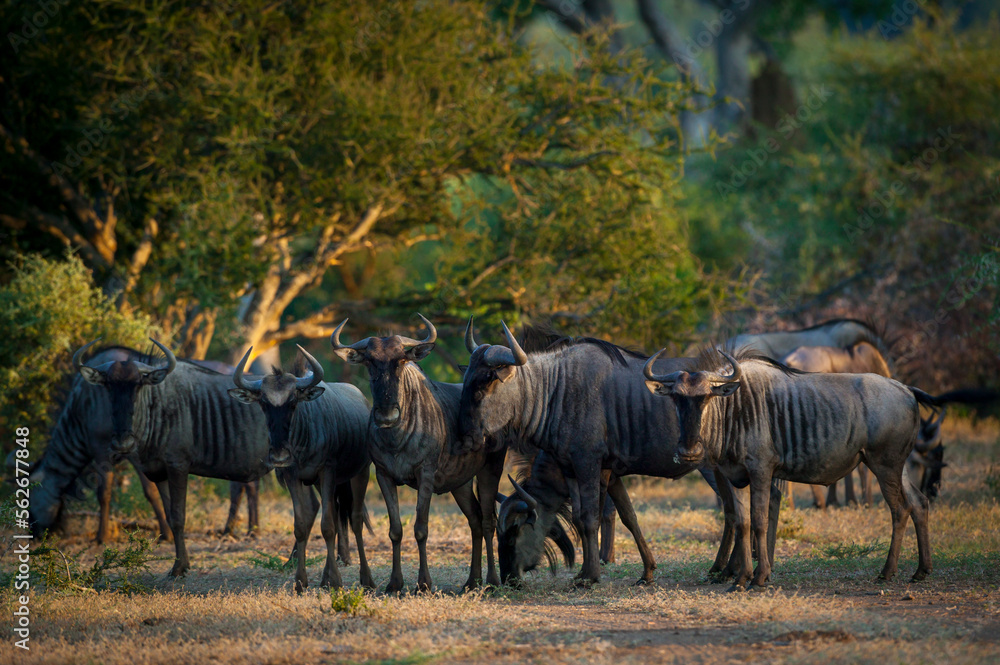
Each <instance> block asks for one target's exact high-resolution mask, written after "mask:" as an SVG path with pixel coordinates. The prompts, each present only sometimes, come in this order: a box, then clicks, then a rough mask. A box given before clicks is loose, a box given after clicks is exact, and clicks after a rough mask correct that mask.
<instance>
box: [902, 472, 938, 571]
mask: <svg viewBox="0 0 1000 665" xmlns="http://www.w3.org/2000/svg"><path fill="white" fill-rule="evenodd" d="M903 490H904V491H905V492H906V497H907V500H908V502H909V504H910V510H911V511H912V513H913V526H914V528H915V530H916V532H917V556H918V561H917V572H915V573H913V577H912V578H911V580H910V581H912V582H919V581H920V580H922V579H924V578H925V577H927V576H928V575H929V574H930V572H931V540H930V534H929V531H928V526H927V517H928V512H929V510H930V500H929V499H928V498H927V497H926V496H925V495H924V494H923V493H922V492H921V491H920V490H919V489H917V488H916V487H915V486H914V485H913V484H911V483H910V482H909V479H908V478H907V477H906V476H905V475H904V476H903Z"/></svg>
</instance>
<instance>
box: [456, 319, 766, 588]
mask: <svg viewBox="0 0 1000 665" xmlns="http://www.w3.org/2000/svg"><path fill="white" fill-rule="evenodd" d="M503 332H504V335H505V336H506V339H507V343H508V345H509V346H501V345H490V344H482V345H479V344H476V341H475V338H474V336H473V332H472V321H471V320H470V321H469V326H468V328H467V329H466V347H467V348H468V349H469V351H470V353H471V354H472V356H471V358H470V360H469V367H468V369H467V370H466V371H465V380H464V384H463V388H462V401H461V408H460V412H459V420H460V427H461V432H462V444H463V446H464V448H465V449H467V450H483V449H484V448H486V447H487V445H488V443H489V442H490V441H493V440H496V439H497V438H502V437H504V436H506V435H507V433H508V432H516V434H517V437H518V438H519V439H520V440H522V441H523V442H524V443H526V444H529V445H532V446H535V447H537V448H538V449H539V450H542V451H544V452H546V453H548V455H549V456H550V458H551V460H552V463H553V464H555V465H556V466H557V467H558V468H559V471H560V472H561V473H562V476H563V477H564V478H566V479H569V480H568V483H567V484H568V486H569V487H568V494H569V496H570V498H571V500H572V506H573V521H574V524H575V526H576V527H577V529H578V531H579V532H580V534H581V538H582V540H583V566H582V569H581V571H580V573H579V575H577V579H578V580H581V581H582V582H584V583H590V582H597V581H599V579H600V566H599V562H598V548H597V521H598V517H599V515H600V496H601V489H602V481H603V482H604V483H609V484H610V477H609V476H608V475H607V474H605V473H604V472H605V471H610V472H611V474H612V475H613V476H619V477H620V476H623V475H628V474H633V473H639V474H643V475H651V476H659V477H663V478H677V477H680V476H682V475H684V474H686V473H688V472H690V471H693V470H694V469H695V468H697V467H698V466H699V465H696V464H687V463H684V462H678V461H676V459H675V452H676V444H677V437H678V429H677V421H676V416H675V415H674V412H673V409H669V408H663V406H662V405H660V404H657V402H656V400H655V398H653V397H652V396H651V395H650V394H649V392H648V391H647V390H646V389H645V387H644V386H643V382H642V378H641V376H640V374H639V373H640V370H641V367H642V364H643V363H644V362H645V360H646V358H645V356H642V355H640V354H637V353H634V352H632V351H628V350H625V349H622V348H621V347H618V346H615V345H614V344H611V343H609V342H605V341H602V340H596V339H588V338H584V339H580V340H576V342H575V343H574V344H570V345H565V346H562V347H559V348H554V349H549V350H546V351H541V352H537V353H533V354H532V355H531V356H530V357H529V355H528V354H527V353H526V352H525V351H524V350H523V349H522V348H521V346H520V345H519V344H518V343H517V341H516V340H515V339H514V337H513V335H511V333H510V330H509V329H508V328H507V325H506V324H503ZM690 363H691V360H690V359H686V358H681V359H670V360H664V361H662V368H663V369H678V368H682V367H688V366H690ZM704 473H706V472H705V471H703V474H704ZM613 487H614V485H613V484H610V485H609V488H608V489H609V491H612V490H613ZM559 494H561V496H562V497H563V500H564V497H565V496H566V493H559ZM626 496H627V495H626ZM553 497H554V498H553V499H552V500H551V501H550V500H549V498H548V497H547V498H546V501H545V504H546V505H549V504H551V505H555V504H556V500H555V499H556V498H558V497H555V495H553ZM522 498H523V497H522ZM612 498H613V499H614V500H615V502H616V504H617V503H618V498H619V497H617V496H613V497H612ZM624 498H625V497H622V499H623V500H624ZM510 500H511V499H510V498H508V501H510ZM536 502H538V505H542V503H540V502H539V501H536ZM525 503H526V504H527V503H528V502H527V501H525ZM558 503H559V504H560V505H561V503H562V501H559V502H558ZM536 512H537V511H536ZM549 512H550V513H551V512H552V511H551V510H549ZM728 514H730V513H729V511H727V515H728ZM623 518H624V516H623ZM634 526H635V528H634V529H633V528H632V527H630V530H632V532H633V534H635V533H636V531H637V530H638V525H634ZM539 531H540V533H539V534H536V537H537V538H541V539H543V538H544V534H545V533H546V531H547V525H544V524H543V526H542V528H541V529H540V530H539ZM732 533H733V532H727V537H729V536H731V535H732ZM638 540H639V538H638V537H637V542H638ZM739 543H740V546H741V547H742V546H745V548H746V557H745V559H744V558H743V557H740V558H739V561H740V562H743V561H746V562H747V565H749V560H750V552H749V539H743V540H741V541H739ZM531 549H532V550H533V551H534V552H536V553H537V552H538V551H539V550H538V549H537V548H535V547H532V548H531ZM642 549H643V548H642V546H641V545H640V552H642ZM760 551H763V552H767V551H768V550H767V549H764V550H760ZM532 556H534V555H530V556H529V555H526V556H525V562H526V563H527V564H530V563H531V562H530V559H531V558H532ZM534 558H535V560H536V561H537V556H534ZM644 559H645V557H644ZM650 559H651V557H650ZM720 567H721V566H720ZM515 568H516V566H515ZM651 579H652V574H651V568H650V567H649V563H648V562H647V565H646V570H645V571H644V576H643V579H642V580H640V581H650V580H651Z"/></svg>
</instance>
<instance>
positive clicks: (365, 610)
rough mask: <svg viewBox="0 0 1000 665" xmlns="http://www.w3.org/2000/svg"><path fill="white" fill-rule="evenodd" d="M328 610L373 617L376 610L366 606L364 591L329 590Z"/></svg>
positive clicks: (354, 615) (342, 588)
mask: <svg viewBox="0 0 1000 665" xmlns="http://www.w3.org/2000/svg"><path fill="white" fill-rule="evenodd" d="M330 608H331V609H332V610H333V611H334V612H338V613H342V614H349V615H350V616H352V617H356V616H374V615H375V614H377V612H378V608H375V607H372V606H370V605H369V604H368V601H367V596H365V591H364V589H347V588H344V587H341V588H339V589H330Z"/></svg>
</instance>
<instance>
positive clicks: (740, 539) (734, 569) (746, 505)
mask: <svg viewBox="0 0 1000 665" xmlns="http://www.w3.org/2000/svg"><path fill="white" fill-rule="evenodd" d="M726 482H727V483H728V480H727V481H726ZM730 491H731V492H732V497H733V513H734V515H733V523H734V531H735V532H736V534H735V537H734V539H733V553H732V556H730V557H729V563H728V564H726V568H725V570H723V571H722V574H723V579H728V578H729V577H732V578H734V579H733V586H731V587H730V588H729V590H730V591H737V590H742V589H743V588H745V587H746V584H747V582H749V581H750V576H751V575H752V574H753V557H752V556H751V549H752V547H751V544H750V541H751V539H752V537H753V536H752V532H751V528H750V527H751V514H750V509H751V504H752V501H751V499H750V490H749V489H748V488H746V487H743V488H736V487H732V486H731V487H730Z"/></svg>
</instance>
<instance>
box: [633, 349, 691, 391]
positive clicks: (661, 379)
mask: <svg viewBox="0 0 1000 665" xmlns="http://www.w3.org/2000/svg"><path fill="white" fill-rule="evenodd" d="M666 351H667V350H666V349H660V350H659V351H657V352H656V354H655V355H654V356H653V357H652V358H650V359H649V360H647V361H646V364H645V365H643V366H642V375H643V376H644V377H646V378H647V379H649V380H650V381H656V382H657V383H662V384H665V385H668V386H672V385H673V384H675V383H677V379H679V378H680V376H681V374H682V372H679V371H678V372H671V373H670V374H654V373H653V363H655V362H656V361H657V360H658V359H659V357H660V356H661V355H663V354H664V353H666Z"/></svg>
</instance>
